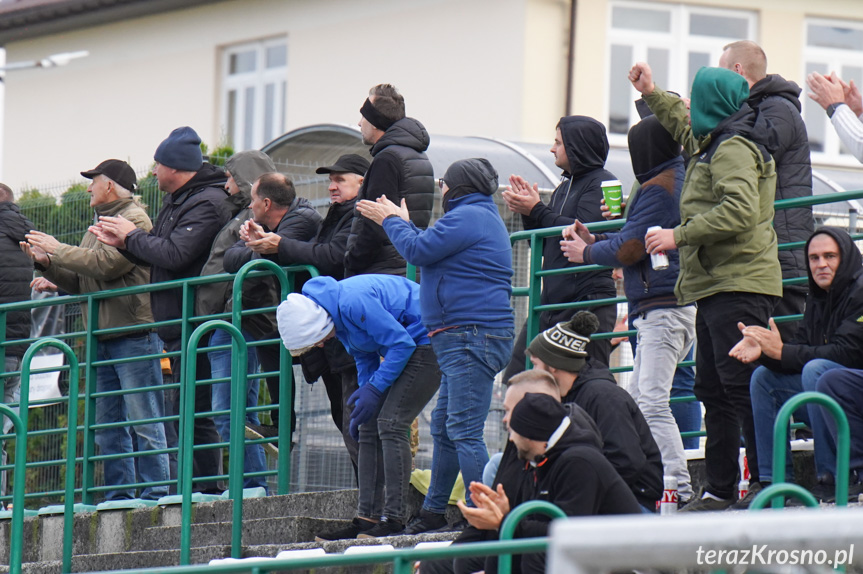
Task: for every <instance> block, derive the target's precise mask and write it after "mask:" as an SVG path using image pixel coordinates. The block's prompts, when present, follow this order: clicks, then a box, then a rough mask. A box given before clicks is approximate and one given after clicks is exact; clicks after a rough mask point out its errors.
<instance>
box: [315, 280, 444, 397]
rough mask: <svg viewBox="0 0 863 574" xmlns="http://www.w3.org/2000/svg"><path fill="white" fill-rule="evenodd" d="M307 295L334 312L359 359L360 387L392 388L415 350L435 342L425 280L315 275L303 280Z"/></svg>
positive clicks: (340, 332) (343, 337)
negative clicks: (423, 302)
mask: <svg viewBox="0 0 863 574" xmlns="http://www.w3.org/2000/svg"><path fill="white" fill-rule="evenodd" d="M303 295H305V296H306V297H309V298H310V299H312V300H313V301H315V302H316V303H317V304H318V305H320V306H321V307H323V308H324V309H326V311H327V313H329V314H330V317H332V319H333V324H334V325H335V327H336V337H337V338H338V339H339V341H341V342H342V344H343V345H344V346H345V349H347V351H348V352H349V353H350V354H351V355H352V356H353V357H354V359H355V360H356V362H357V373H358V375H359V384H360V386H362V385H365V384H371V385H374V386H375V388H377V389H378V390H379V391H381V392H383V391H386V390H387V389H388V388H389V387H390V386H391V385H392V384H393V383H394V382H395V380H396V379H397V378H398V377H399V375H401V373H402V370H404V368H405V365H407V363H408V361H409V360H410V358H411V355H413V352H414V349H416V348H417V346H419V345H428V344H429V338H428V334H427V333H426V329H425V327H423V325H422V319H421V317H420V302H419V285H417V284H416V283H414V282H413V281H410V280H409V279H405V278H404V277H399V276H398V275H373V274H372V275H357V276H355V277H349V278H348V279H343V280H342V281H336V280H335V279H333V278H332V277H315V278H314V279H310V280H309V281H307V282H306V284H305V285H303ZM381 357H383V358H384V361H383V362H381Z"/></svg>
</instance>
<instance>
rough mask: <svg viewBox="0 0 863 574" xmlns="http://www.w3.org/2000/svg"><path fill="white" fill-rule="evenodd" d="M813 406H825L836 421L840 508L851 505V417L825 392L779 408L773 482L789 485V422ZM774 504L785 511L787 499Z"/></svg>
mask: <svg viewBox="0 0 863 574" xmlns="http://www.w3.org/2000/svg"><path fill="white" fill-rule="evenodd" d="M809 403H815V404H818V405H821V406H822V407H825V408H826V409H827V410H828V411H830V414H831V415H832V416H833V420H834V421H836V477H835V479H836V506H848V465H849V458H850V453H851V433H850V431H849V429H848V418H847V417H846V416H845V412H844V411H843V410H842V407H840V406H839V403H837V402H836V401H835V400H833V399H832V398H831V397H828V396H827V395H825V394H824V393H816V392H814V391H807V392H804V393H798V394H796V395H794V396H793V397H791V398H790V399H788V400H787V401H786V402H785V404H784V405H782V408H781V409H779V413H778V414H777V415H776V421H775V422H774V423H773V482H774V484H775V485H778V483H784V482H785V449H786V448H787V447H788V423H789V422H790V420H791V415H792V414H794V411H796V410H797V409H798V408H800V407H801V406H803V405H806V404H809ZM765 490H766V489H765ZM759 496H760V495H759ZM772 505H773V508H782V507H783V506H784V505H785V501H784V498H783V497H774V498H773V503H772Z"/></svg>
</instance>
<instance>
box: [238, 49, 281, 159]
mask: <svg viewBox="0 0 863 574" xmlns="http://www.w3.org/2000/svg"><path fill="white" fill-rule="evenodd" d="M222 77H223V78H224V80H223V84H222V114H221V118H222V120H221V124H222V125H221V127H222V133H223V134H224V135H225V139H226V140H227V143H228V144H229V145H230V146H232V147H233V148H234V150H235V151H244V150H249V149H257V148H260V147H261V146H263V145H264V144H265V143H267V142H269V141H271V140H273V139H275V138H276V137H278V136H280V135H282V133H284V131H285V108H286V105H287V100H286V96H287V85H288V81H287V78H288V45H287V42H286V41H285V39H284V38H278V39H272V40H265V41H262V42H254V43H251V44H242V45H239V46H231V47H229V48H226V49H225V50H224V52H223V56H222Z"/></svg>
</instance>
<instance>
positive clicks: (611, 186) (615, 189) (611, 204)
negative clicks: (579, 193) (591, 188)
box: [601, 179, 623, 217]
mask: <svg viewBox="0 0 863 574" xmlns="http://www.w3.org/2000/svg"><path fill="white" fill-rule="evenodd" d="M601 186H602V197H603V198H604V199H605V205H606V207H608V212H609V214H611V215H613V216H615V217H620V215H621V210H620V203H621V201H623V186H622V185H621V184H620V182H619V181H617V180H616V179H612V180H609V181H603V182H602V184H601Z"/></svg>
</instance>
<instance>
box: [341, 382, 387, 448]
mask: <svg viewBox="0 0 863 574" xmlns="http://www.w3.org/2000/svg"><path fill="white" fill-rule="evenodd" d="M382 397H383V393H382V392H381V391H379V390H378V389H377V387H375V386H374V385H372V384H369V383H366V384H365V385H363V386H361V387H360V388H359V389H357V390H356V391H354V393H353V394H352V395H351V396H350V398H348V406H350V407H353V409H354V410H353V411H352V412H351V427H350V432H351V436H352V437H354V439H356V440H359V438H358V437H359V427H360V425H362V424H366V423H367V422H369V420H370V419H371V418H372V417H373V416H375V415H376V414H377V412H378V409H380V406H381V398H382Z"/></svg>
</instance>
